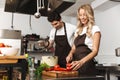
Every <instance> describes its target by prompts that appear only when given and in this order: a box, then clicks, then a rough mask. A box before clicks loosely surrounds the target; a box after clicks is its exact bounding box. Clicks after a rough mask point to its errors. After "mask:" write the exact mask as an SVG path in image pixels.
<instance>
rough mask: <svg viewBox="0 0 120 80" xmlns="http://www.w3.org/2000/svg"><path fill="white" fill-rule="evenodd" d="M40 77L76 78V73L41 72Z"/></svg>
mask: <svg viewBox="0 0 120 80" xmlns="http://www.w3.org/2000/svg"><path fill="white" fill-rule="evenodd" d="M42 75H45V76H50V77H57V78H61V77H76V76H78V71H42Z"/></svg>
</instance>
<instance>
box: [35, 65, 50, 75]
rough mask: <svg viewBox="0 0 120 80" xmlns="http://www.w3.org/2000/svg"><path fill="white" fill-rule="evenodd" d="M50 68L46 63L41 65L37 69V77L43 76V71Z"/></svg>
mask: <svg viewBox="0 0 120 80" xmlns="http://www.w3.org/2000/svg"><path fill="white" fill-rule="evenodd" d="M49 67H50V66H49V65H47V64H46V63H41V64H40V66H38V67H37V68H36V72H35V74H36V76H41V74H42V71H43V70H45V69H46V68H49Z"/></svg>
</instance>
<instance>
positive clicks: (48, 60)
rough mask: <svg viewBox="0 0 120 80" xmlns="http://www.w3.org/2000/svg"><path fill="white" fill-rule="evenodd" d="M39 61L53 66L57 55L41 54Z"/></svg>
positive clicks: (56, 62) (56, 60) (56, 61)
mask: <svg viewBox="0 0 120 80" xmlns="http://www.w3.org/2000/svg"><path fill="white" fill-rule="evenodd" d="M41 63H46V64H47V65H49V66H51V67H52V66H55V65H56V64H58V57H57V56H42V60H41Z"/></svg>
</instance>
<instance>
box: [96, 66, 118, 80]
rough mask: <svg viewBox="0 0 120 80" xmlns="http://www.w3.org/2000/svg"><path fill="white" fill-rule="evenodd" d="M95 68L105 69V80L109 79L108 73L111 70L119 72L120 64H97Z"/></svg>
mask: <svg viewBox="0 0 120 80" xmlns="http://www.w3.org/2000/svg"><path fill="white" fill-rule="evenodd" d="M96 69H97V70H100V71H105V72H104V76H105V78H106V80H110V73H111V72H112V71H114V72H115V71H117V72H120V66H119V65H97V66H96Z"/></svg>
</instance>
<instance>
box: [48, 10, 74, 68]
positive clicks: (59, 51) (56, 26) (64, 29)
mask: <svg viewBox="0 0 120 80" xmlns="http://www.w3.org/2000/svg"><path fill="white" fill-rule="evenodd" d="M47 19H48V21H49V22H50V23H51V25H52V26H53V29H52V30H51V31H50V36H49V46H48V48H50V47H52V46H53V45H54V43H55V56H58V64H59V65H60V67H66V57H67V55H68V53H69V51H70V50H71V46H72V43H73V36H74V32H75V30H76V26H74V25H72V24H69V23H65V22H63V21H62V18H61V16H60V14H59V13H57V12H52V13H50V14H49V15H48V18H47Z"/></svg>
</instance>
